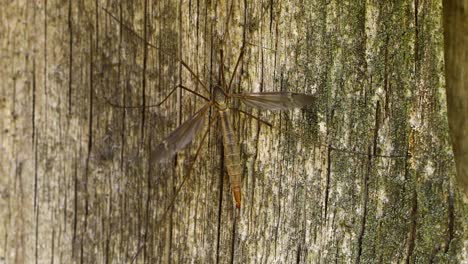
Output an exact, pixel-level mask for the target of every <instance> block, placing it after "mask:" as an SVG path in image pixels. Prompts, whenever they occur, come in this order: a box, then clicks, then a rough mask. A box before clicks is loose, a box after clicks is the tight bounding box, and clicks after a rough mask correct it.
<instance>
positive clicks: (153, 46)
mask: <svg viewBox="0 0 468 264" xmlns="http://www.w3.org/2000/svg"><path fill="white" fill-rule="evenodd" d="M101 8H102V9H103V10H104V11H105V12H106V13H107V14H108V15H109V16H110V17H111V18H112V19H114V20H115V21H117V22H119V23H120V24H121V25H122V26H123V27H124V28H125V29H126V30H128V31H130V33H132V34H133V35H134V36H136V37H137V38H138V39H139V40H140V41H143V43H145V45H148V46H149V47H151V48H153V49H156V50H159V51H161V52H162V53H164V54H166V55H167V56H171V57H172V58H175V59H176V60H177V61H179V62H180V63H181V64H182V66H184V68H185V69H187V70H188V71H189V72H190V74H191V75H192V76H193V77H195V79H196V80H197V82H198V83H200V84H201V86H202V87H203V88H204V89H205V91H206V92H207V93H208V94H210V91H209V90H208V88H207V87H206V85H205V84H204V83H203V82H202V81H201V80H200V78H199V77H198V75H196V74H195V72H194V71H193V70H192V69H191V68H190V67H189V66H188V65H187V63H185V61H183V60H182V58H179V56H177V55H176V54H171V53H168V52H166V51H164V50H162V49H160V48H159V47H157V46H156V45H154V44H152V43H151V42H149V41H145V39H144V38H142V37H141V36H140V35H138V33H136V32H135V31H134V30H133V29H132V28H130V27H129V26H127V25H126V24H124V23H122V22H121V21H120V20H119V19H118V18H117V17H115V16H114V15H113V14H112V13H111V12H110V11H109V10H107V9H105V8H104V7H101Z"/></svg>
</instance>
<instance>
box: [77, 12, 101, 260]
mask: <svg viewBox="0 0 468 264" xmlns="http://www.w3.org/2000/svg"><path fill="white" fill-rule="evenodd" d="M96 12H97V10H96ZM96 23H97V21H96ZM89 43H90V51H89V54H90V62H89V116H88V152H87V155H86V163H85V173H84V196H85V201H84V203H85V204H84V220H83V221H84V222H83V231H82V235H81V250H80V263H84V261H85V259H84V248H83V247H84V244H85V239H86V233H87V229H88V215H89V193H88V177H89V166H90V158H91V152H92V148H93V116H94V113H93V103H94V102H93V98H94V96H93V89H94V79H93V75H94V74H93V70H94V67H93V63H94V57H93V55H94V54H93V52H94V51H93V33H92V32H91V33H90V39H89Z"/></svg>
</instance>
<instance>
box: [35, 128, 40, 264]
mask: <svg viewBox="0 0 468 264" xmlns="http://www.w3.org/2000/svg"><path fill="white" fill-rule="evenodd" d="M38 141H39V139H38V136H36V140H35V143H34V212H35V214H36V215H35V235H34V238H35V240H34V257H35V263H36V264H37V263H38V254H39V252H38V251H39V245H38V243H39V214H40V210H39V209H40V206H39V194H38V180H39V179H38V176H39V175H38V173H39V172H38V168H39V161H38V155H39V154H38V148H39V146H38Z"/></svg>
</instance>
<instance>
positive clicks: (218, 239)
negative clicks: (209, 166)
mask: <svg viewBox="0 0 468 264" xmlns="http://www.w3.org/2000/svg"><path fill="white" fill-rule="evenodd" d="M220 154H221V155H220V156H221V157H220V165H219V166H220V172H219V200H218V226H217V228H216V230H217V234H216V263H220V262H219V257H220V251H219V250H220V243H221V229H222V225H221V222H222V221H221V220H222V209H223V188H224V147H223V146H222V144H221V147H220Z"/></svg>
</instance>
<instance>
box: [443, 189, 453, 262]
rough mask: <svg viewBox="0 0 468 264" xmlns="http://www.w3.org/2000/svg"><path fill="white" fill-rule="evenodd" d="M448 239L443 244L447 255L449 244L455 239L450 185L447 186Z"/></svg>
mask: <svg viewBox="0 0 468 264" xmlns="http://www.w3.org/2000/svg"><path fill="white" fill-rule="evenodd" d="M448 194H449V195H448V197H447V200H448V201H447V203H448V237H447V241H446V242H445V249H444V252H445V254H447V253H448V251H449V249H450V244H451V243H452V240H453V239H454V237H455V194H454V190H453V185H452V184H451V183H449V184H448Z"/></svg>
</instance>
